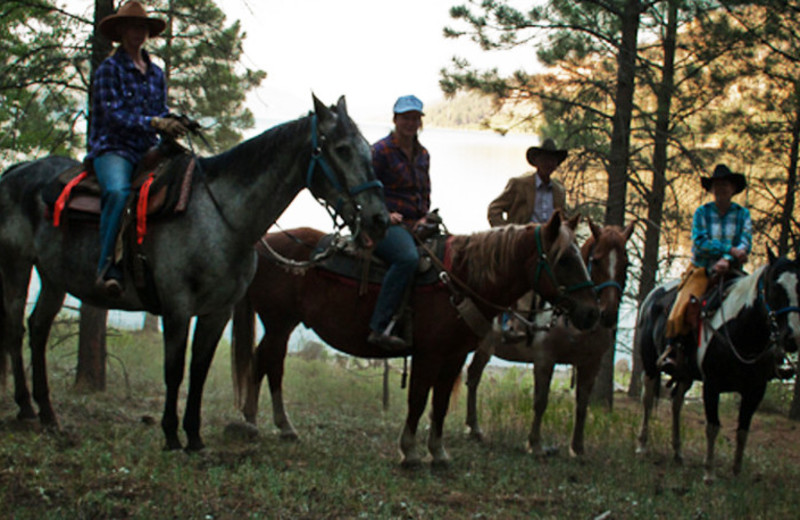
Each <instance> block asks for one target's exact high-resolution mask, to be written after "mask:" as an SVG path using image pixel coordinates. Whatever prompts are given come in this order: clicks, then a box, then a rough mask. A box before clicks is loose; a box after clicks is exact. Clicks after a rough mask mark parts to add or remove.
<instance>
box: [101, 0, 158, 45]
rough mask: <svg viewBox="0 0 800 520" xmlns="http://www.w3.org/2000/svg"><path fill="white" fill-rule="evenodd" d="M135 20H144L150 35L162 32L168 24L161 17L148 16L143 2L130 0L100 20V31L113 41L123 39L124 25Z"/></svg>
mask: <svg viewBox="0 0 800 520" xmlns="http://www.w3.org/2000/svg"><path fill="white" fill-rule="evenodd" d="M133 21H144V22H145V23H146V24H147V28H148V29H149V30H150V37H153V36H157V35H159V34H161V31H163V30H164V28H165V27H166V26H167V22H165V21H164V20H162V19H161V18H152V17H149V16H147V11H145V10H144V7H143V6H142V4H140V3H139V2H137V1H136V0H130V1H129V2H125V4H123V5H122V7H120V8H119V10H117V12H116V13H114V14H112V15H109V16H106V17H105V18H103V19H102V20H100V25H99V29H100V33H101V34H102V35H103V36H105V37H106V38H108V39H109V40H111V41H112V42H118V41H120V40H121V39H122V31H121V28H122V26H123V25H125V23H128V22H133Z"/></svg>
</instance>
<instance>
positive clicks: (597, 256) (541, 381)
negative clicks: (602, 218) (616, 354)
mask: <svg viewBox="0 0 800 520" xmlns="http://www.w3.org/2000/svg"><path fill="white" fill-rule="evenodd" d="M589 228H590V230H591V233H592V234H591V235H590V236H589V237H588V238H587V239H586V241H585V242H584V244H583V246H582V247H581V256H582V257H583V260H584V262H586V266H587V268H588V269H589V274H590V275H591V277H592V283H593V284H594V289H595V292H596V293H597V297H598V299H599V302H600V316H601V317H600V321H599V322H598V323H597V325H595V327H594V328H592V329H588V330H581V329H579V328H577V327H575V326H573V325H572V324H570V323H569V322H568V320H565V319H563V318H558V319H557V320H556V321H555V322H553V323H551V322H552V318H553V312H552V310H549V309H548V310H543V311H541V312H539V313H538V314H537V316H536V319H535V321H534V325H535V326H536V327H537V328H538V327H541V328H540V329H539V330H534V331H531V334H532V337H531V339H530V344H529V343H528V339H527V338H526V339H522V340H520V341H515V342H510V343H505V342H503V341H502V333H501V332H500V331H498V330H492V331H491V332H490V333H489V334H487V335H486V337H485V338H484V340H483V341H482V342H481V344H480V345H479V346H478V349H477V350H476V351H475V354H473V356H472V362H471V363H470V365H469V368H468V370H467V388H468V390H469V392H468V394H467V419H466V423H467V426H468V428H469V435H470V437H473V438H476V439H478V440H483V438H484V434H483V431H482V430H481V427H480V425H479V424H478V410H477V400H478V397H477V394H478V385H479V384H480V381H481V375H482V374H483V370H484V368H485V367H486V365H487V364H488V363H489V360H490V359H491V357H492V355H494V356H497V357H499V358H500V359H504V360H506V361H515V362H520V363H533V375H534V394H533V412H534V416H533V423H532V425H531V430H530V434H529V435H528V449H529V450H530V451H531V452H534V453H536V452H541V451H542V445H541V438H542V436H541V430H542V418H543V417H544V413H545V411H546V410H547V402H548V398H549V394H550V382H551V380H552V378H553V370H554V368H555V365H556V364H559V363H565V364H570V365H573V366H574V367H575V370H576V376H575V379H576V381H575V418H574V422H573V427H572V439H571V441H570V454H572V455H573V456H577V455H581V454H583V452H584V444H583V431H584V426H585V424H586V412H587V408H588V406H589V396H590V395H591V393H592V388H593V387H594V382H595V379H596V378H597V373H598V371H599V370H600V362H601V360H602V359H603V355H604V354H605V352H606V351H607V350H608V349H609V348H610V347H611V344H612V343H613V341H614V338H615V334H614V329H615V328H616V326H617V318H618V314H619V306H620V303H621V302H622V295H623V290H624V288H625V280H626V278H627V271H628V255H627V251H626V248H625V246H626V244H627V242H628V239H629V238H630V237H631V235H632V234H633V223H630V224H628V226H627V227H625V228H624V229H623V228H621V227H619V226H605V227H602V228H601V227H600V226H597V225H595V224H594V223H593V222H592V221H591V220H590V221H589Z"/></svg>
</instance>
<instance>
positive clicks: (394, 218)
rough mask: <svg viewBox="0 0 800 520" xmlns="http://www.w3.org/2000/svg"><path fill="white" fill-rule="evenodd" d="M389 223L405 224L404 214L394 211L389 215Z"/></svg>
mask: <svg viewBox="0 0 800 520" xmlns="http://www.w3.org/2000/svg"><path fill="white" fill-rule="evenodd" d="M389 223H390V224H402V223H403V214H402V213H398V212H396V211H392V212H391V213H389Z"/></svg>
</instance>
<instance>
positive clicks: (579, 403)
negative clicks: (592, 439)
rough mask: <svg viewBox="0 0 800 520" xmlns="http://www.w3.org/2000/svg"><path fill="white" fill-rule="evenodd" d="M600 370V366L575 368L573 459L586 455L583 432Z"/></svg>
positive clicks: (570, 447) (570, 449)
mask: <svg viewBox="0 0 800 520" xmlns="http://www.w3.org/2000/svg"><path fill="white" fill-rule="evenodd" d="M599 368H600V365H599V364H594V365H593V366H591V367H587V366H585V365H583V366H582V365H578V366H576V367H575V369H576V371H577V379H578V382H577V384H576V386H575V422H574V424H573V425H572V440H571V441H570V445H569V454H570V455H572V456H573V457H579V456H581V455H583V453H584V448H583V431H584V429H585V428H586V413H587V410H588V408H589V397H590V396H591V394H592V388H593V387H594V382H595V378H596V377H597V372H598V370H599Z"/></svg>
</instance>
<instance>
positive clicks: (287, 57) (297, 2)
mask: <svg viewBox="0 0 800 520" xmlns="http://www.w3.org/2000/svg"><path fill="white" fill-rule="evenodd" d="M465 1H466V0H403V1H399V2H398V1H388V0H268V1H267V0H220V1H218V5H220V6H221V7H222V9H223V11H224V12H225V13H226V15H227V16H228V23H232V22H233V21H234V20H236V19H238V20H241V22H242V26H243V29H244V31H245V32H246V35H247V37H246V39H245V43H244V49H245V57H244V58H243V60H242V62H243V64H244V65H245V66H247V67H252V68H258V69H261V70H264V71H266V72H267V74H268V76H267V79H266V80H265V81H264V82H263V83H262V86H261V88H259V89H258V90H257V91H256V92H254V93H252V94H251V95H250V97H249V100H248V102H249V103H248V106H249V107H250V109H251V110H252V111H253V112H254V114H255V116H256V118H270V119H275V118H277V119H285V118H294V117H297V116H299V115H300V114H301V113H303V112H306V111H308V110H309V109H310V108H311V93H312V92H314V93H315V94H316V95H317V97H319V98H320V99H321V100H322V101H324V102H325V103H328V104H332V103H334V102H335V101H336V100H337V99H338V98H339V96H341V95H345V96H346V99H347V104H348V109H349V112H350V115H351V116H353V117H354V118H355V119H356V120H358V121H362V120H363V121H372V122H374V121H380V120H381V119H382V120H387V119H391V107H392V105H393V103H394V101H395V99H396V98H397V97H399V96H401V95H406V94H414V95H416V96H418V97H419V98H421V99H422V101H423V102H424V103H426V104H430V103H433V102H436V101H439V100H441V99H442V98H443V95H442V93H441V90H440V88H439V76H440V74H439V72H440V70H441V69H442V68H444V67H447V66H448V65H449V64H450V63H451V60H452V57H453V56H454V55H457V56H459V57H461V58H467V59H468V60H469V61H470V63H472V64H473V65H479V66H481V67H498V68H499V69H500V70H501V71H504V72H511V71H513V70H517V69H519V68H528V67H525V63H526V62H534V60H535V58H534V54H533V52H534V51H533V49H532V48H530V47H527V48H525V49H520V50H515V51H502V52H491V53H487V52H484V51H481V50H480V48H479V47H478V46H477V45H476V44H474V43H472V42H470V41H468V39H467V38H465V37H462V38H459V39H458V40H453V39H447V38H445V37H444V36H443V28H444V27H445V26H454V25H455V24H456V21H455V20H453V19H451V18H450V16H449V10H450V7H451V6H453V5H458V4H460V3H462V2H465ZM459 23H460V22H459Z"/></svg>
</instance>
